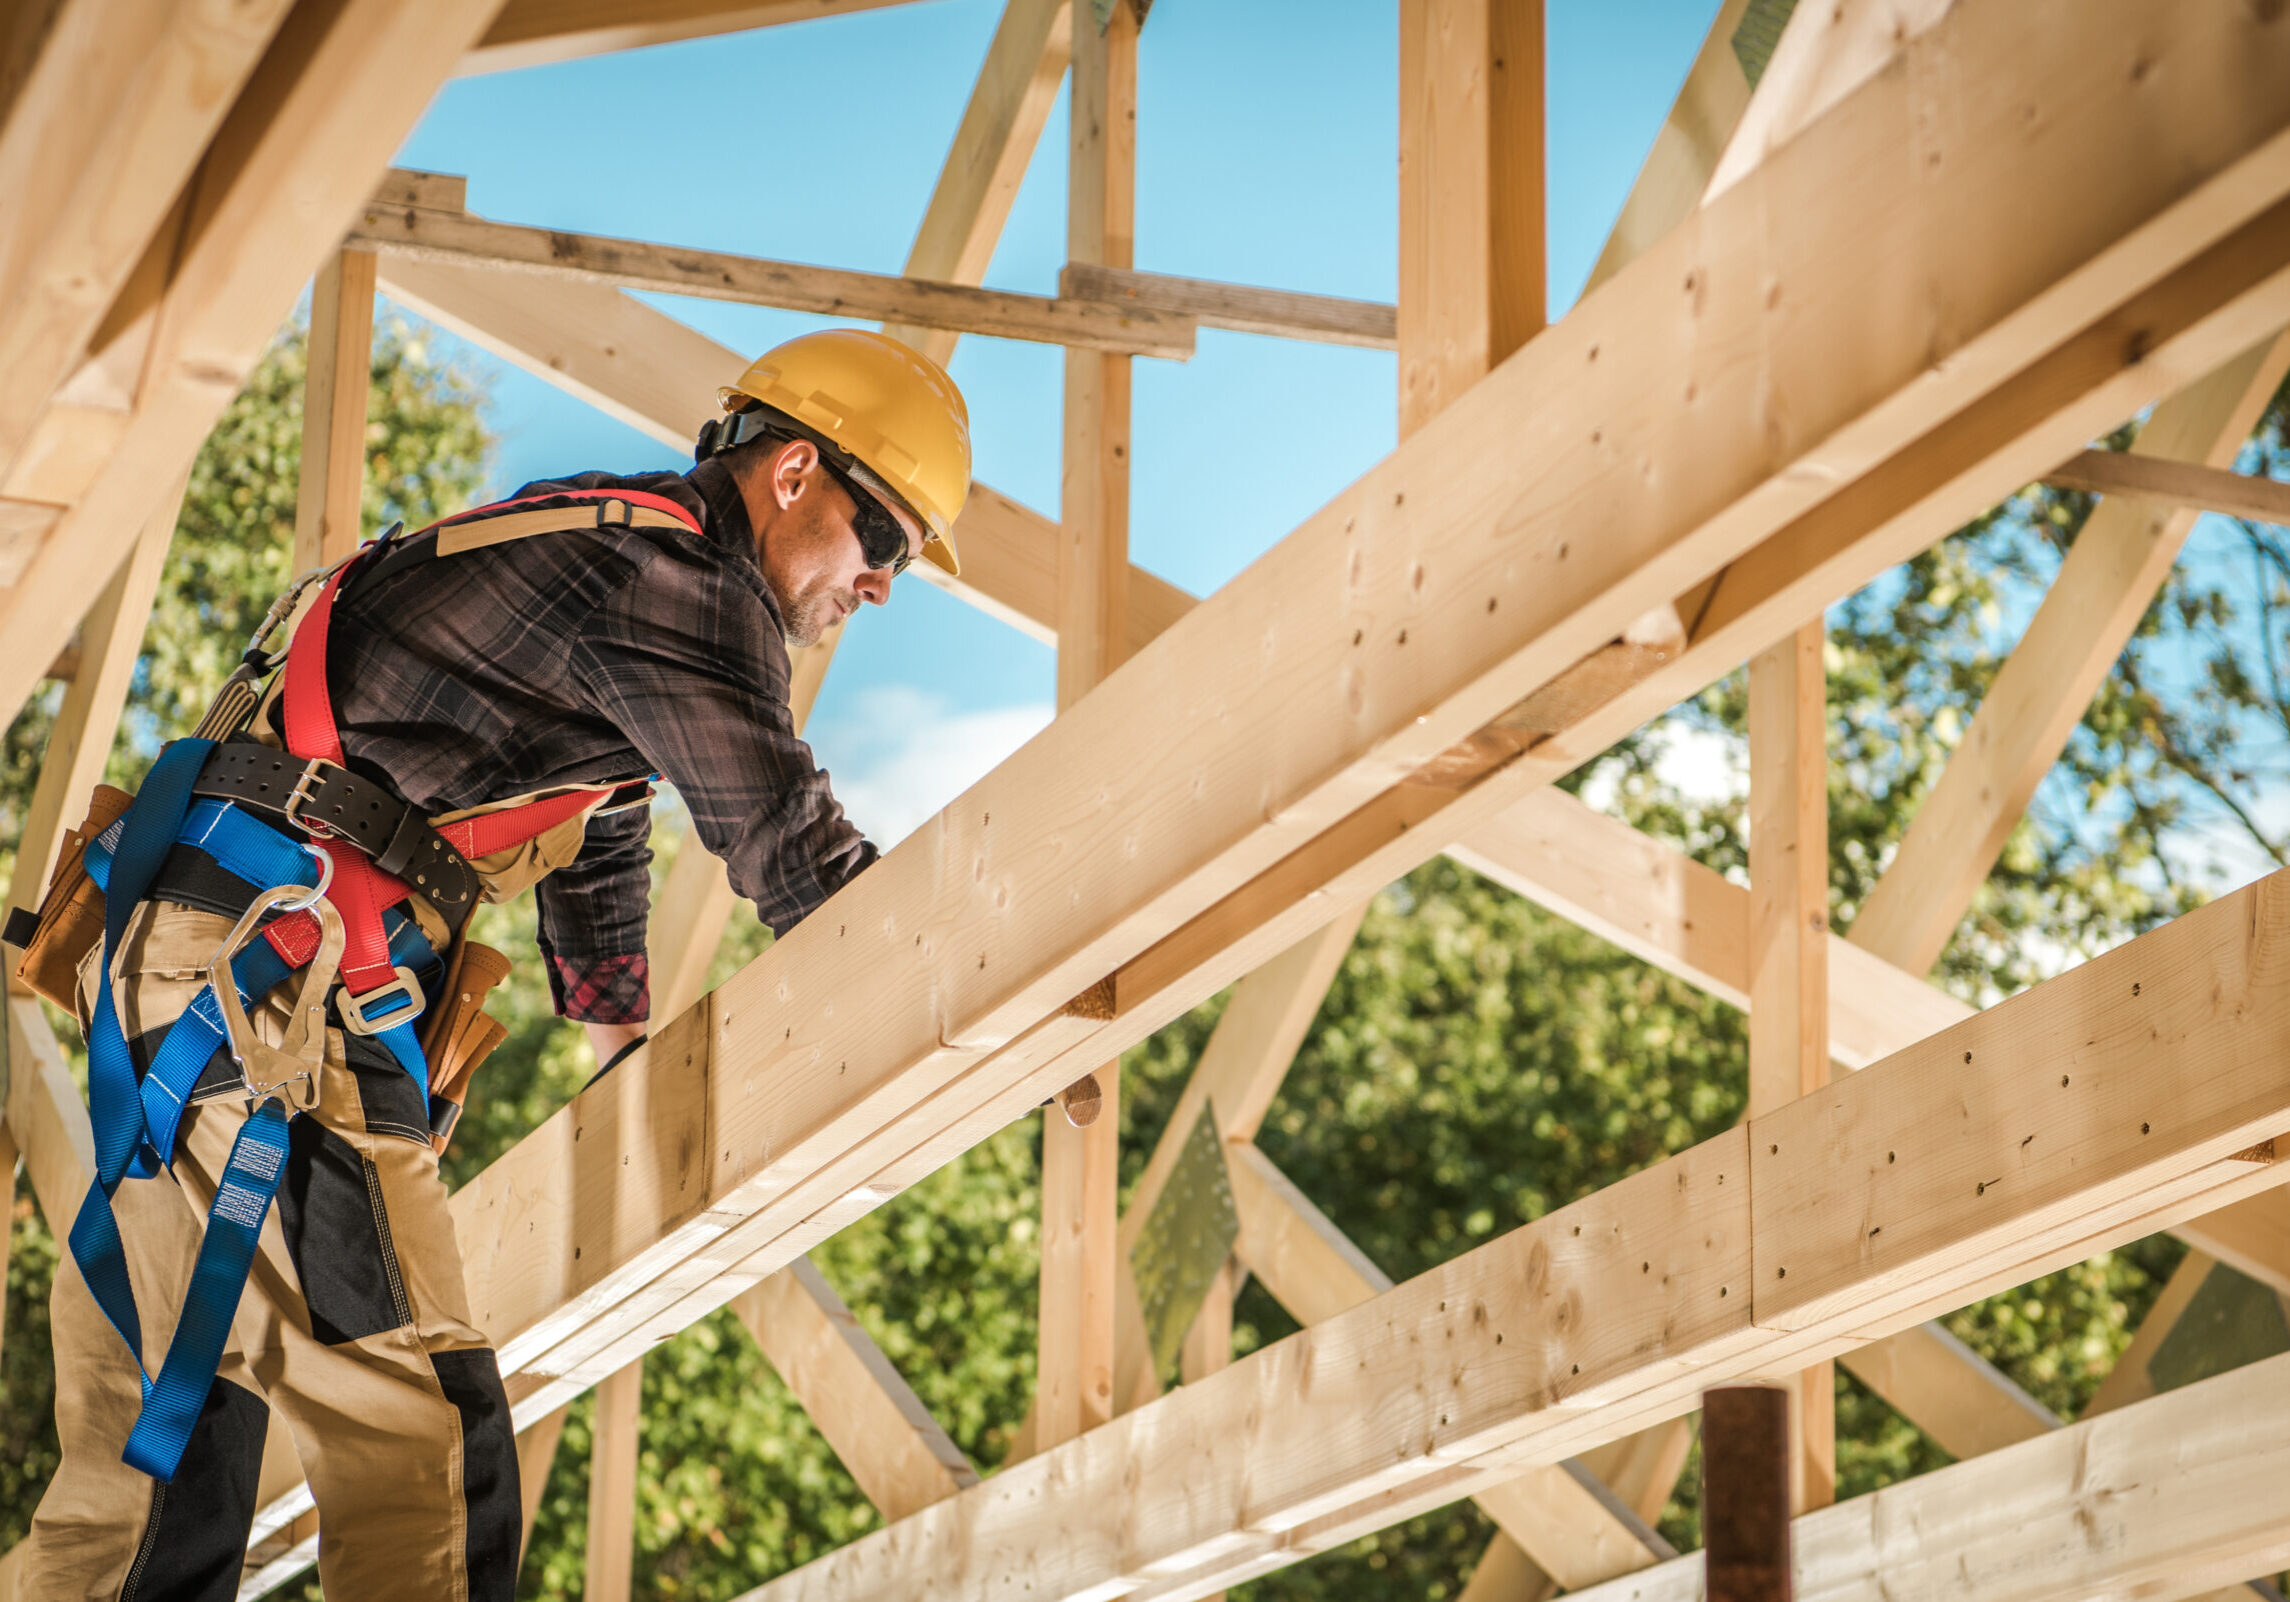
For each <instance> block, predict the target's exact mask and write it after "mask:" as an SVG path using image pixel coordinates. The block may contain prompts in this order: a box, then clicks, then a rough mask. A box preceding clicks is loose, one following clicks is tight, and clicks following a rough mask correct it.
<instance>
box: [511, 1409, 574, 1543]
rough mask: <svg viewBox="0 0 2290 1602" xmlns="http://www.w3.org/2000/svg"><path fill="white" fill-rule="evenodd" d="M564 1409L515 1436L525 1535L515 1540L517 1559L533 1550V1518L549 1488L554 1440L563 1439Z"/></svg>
mask: <svg viewBox="0 0 2290 1602" xmlns="http://www.w3.org/2000/svg"><path fill="white" fill-rule="evenodd" d="M564 1433H565V1410H564V1409H563V1408H561V1407H560V1408H558V1409H557V1410H556V1411H555V1412H553V1413H550V1414H548V1415H546V1416H545V1417H542V1418H540V1419H537V1420H535V1421H534V1423H533V1424H532V1426H531V1427H530V1428H529V1429H526V1430H523V1431H520V1432H519V1434H518V1436H517V1496H518V1500H519V1502H520V1504H521V1508H520V1511H521V1513H522V1516H523V1519H524V1532H525V1533H524V1534H523V1535H521V1536H519V1537H518V1539H517V1562H518V1564H519V1565H520V1566H522V1565H523V1563H524V1561H525V1554H526V1553H527V1552H530V1551H531V1550H532V1549H533V1520H535V1519H536V1518H538V1517H540V1513H541V1497H542V1496H543V1495H544V1494H546V1492H547V1491H548V1488H549V1471H550V1470H551V1469H552V1468H554V1467H555V1466H556V1461H557V1443H558V1442H559V1441H560V1440H562V1439H563V1438H564Z"/></svg>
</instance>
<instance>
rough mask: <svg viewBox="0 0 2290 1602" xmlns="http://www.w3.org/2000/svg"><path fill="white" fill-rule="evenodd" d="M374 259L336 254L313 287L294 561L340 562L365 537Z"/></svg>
mask: <svg viewBox="0 0 2290 1602" xmlns="http://www.w3.org/2000/svg"><path fill="white" fill-rule="evenodd" d="M374 276H375V265H374V256H373V253H372V252H371V251H364V250H342V251H336V252H335V253H334V255H333V257H332V259H330V260H329V261H328V262H327V263H326V265H325V266H323V267H321V268H319V269H318V276H317V278H316V280H315V281H314V282H313V283H312V285H311V290H310V356H309V366H308V369H307V373H306V376H305V378H304V381H303V396H302V481H301V484H300V486H299V487H298V488H297V490H296V492H295V498H294V566H293V571H294V572H296V573H306V572H308V571H309V570H310V569H312V568H314V567H321V566H326V565H329V564H332V563H334V562H338V561H340V560H341V559H342V558H343V557H345V556H348V555H349V554H350V553H351V552H352V551H354V550H356V549H357V548H358V543H359V541H360V540H362V539H363V538H364V537H365V533H364V517H363V514H362V511H361V507H362V505H363V502H364V497H365V490H366V387H367V383H368V375H369V374H370V372H371V371H372V368H373V353H374Z"/></svg>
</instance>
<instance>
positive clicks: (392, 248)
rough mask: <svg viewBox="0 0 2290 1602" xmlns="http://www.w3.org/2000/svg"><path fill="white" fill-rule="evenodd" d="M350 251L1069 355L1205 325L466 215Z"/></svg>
mask: <svg viewBox="0 0 2290 1602" xmlns="http://www.w3.org/2000/svg"><path fill="white" fill-rule="evenodd" d="M344 243H345V244H347V245H349V246H351V247H353V248H356V249H360V250H371V251H379V252H381V253H383V254H385V255H392V256H412V257H414V258H415V259H417V260H422V261H437V262H444V263H447V264H449V265H457V266H466V267H483V268H486V269H489V270H491V271H495V272H506V273H516V274H518V275H520V276H531V277H540V278H565V279H571V280H573V281H575V282H578V283H590V284H602V285H605V286H606V287H608V288H615V289H648V290H653V291H656V292H658V293H661V294H668V295H693V296H697V297H698V298H700V299H702V300H725V301H732V302H734V303H736V304H739V305H744V306H776V307H779V308H781V309H783V310H786V311H800V312H811V313H814V314H816V315H818V316H822V317H860V318H867V319H870V320H875V321H881V322H893V323H911V324H914V325H917V326H920V327H925V328H943V329H947V330H950V331H952V332H955V333H965V334H988V335H992V336H994V337H996V338H1000V339H1022V340H1031V341H1035V342H1037V343H1041V344H1049V345H1063V346H1066V347H1068V348H1069V349H1082V350H1097V351H1113V352H1118V353H1120V354H1123V355H1129V356H1159V357H1164V358H1167V359H1169V360H1174V361H1183V360H1185V359H1186V358H1188V357H1190V356H1191V355H1192V353H1193V325H1192V324H1191V323H1189V322H1186V321H1185V320H1183V319H1181V318H1177V317H1171V316H1168V315H1165V314H1163V313H1160V312H1153V311H1145V310H1140V309H1135V308H1123V307H1119V306H1111V305H1104V304H1100V303H1098V302H1095V301H1080V300H1065V299H1059V298H1053V297H1051V296H1048V295H1021V294H1018V293H1016V292H1015V291H1012V290H1006V289H980V288H977V287H976V286H974V285H970V284H950V283H941V282H938V281H936V280H932V279H924V278H898V277H893V276H891V275H890V274H888V273H862V272H853V271H851V270H850V269H848V268H843V267H814V266H811V265H810V264H808V263H805V262H792V261H768V260H765V259H764V258H762V257H758V256H738V255H733V254H732V253H730V252H728V251H720V250H691V249H686V248H684V247H682V246H676V245H656V244H653V243H651V242H649V241H647V240H641V239H611V238H607V237H605V236H603V235H601V234H569V233H562V232H559V231H557V230H555V229H550V228H522V227H519V226H517V225H515V224H513V223H499V222H488V221H486V220H485V219H483V218H479V217H472V216H469V215H467V214H466V213H462V214H455V213H452V212H443V211H419V210H414V209H411V208H407V209H402V210H401V209H390V208H384V207H379V206H369V207H367V208H366V211H365V214H364V217H363V219H362V220H361V221H360V222H359V223H358V225H357V226H356V227H355V228H354V229H353V230H352V231H351V233H350V236H349V238H348V239H347V240H345V241H344Z"/></svg>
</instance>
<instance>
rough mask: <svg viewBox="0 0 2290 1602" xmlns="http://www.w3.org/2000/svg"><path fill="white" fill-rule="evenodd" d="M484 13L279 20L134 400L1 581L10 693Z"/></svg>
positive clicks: (222, 153)
mask: <svg viewBox="0 0 2290 1602" xmlns="http://www.w3.org/2000/svg"><path fill="white" fill-rule="evenodd" d="M485 21H486V8H485V7H483V6H472V5H467V4H462V3H458V0H307V3H305V4H302V5H299V6H297V7H295V8H294V10H293V12H292V14H291V15H290V16H289V17H288V18H287V20H286V22H285V23H284V24H283V25H282V26H281V27H280V28H279V30H278V33H277V35H276V37H275V39H274V40H273V41H272V43H271V46H270V48H269V50H268V51H267V52H266V53H265V54H264V56H263V58H262V61H261V64H260V65H258V66H257V67H256V68H255V70H254V72H253V74H252V75H251V77H249V79H248V80H247V84H246V87H245V89H244V90H243V91H242V92H241V93H240V94H239V96H238V98H237V100H236V102H235V103H234V104H233V106H232V107H231V110H230V112H229V113H228V115H227V116H225V117H224V118H223V120H222V122H221V124H220V126H219V128H218V130H217V132H216V135H215V138H214V141H213V143H212V144H211V146H210V147H209V149H208V153H207V156H206V158H205V160H204V161H202V162H201V163H200V167H199V172H198V175H197V177H196V179H195V180H194V183H193V185H192V188H191V191H190V200H189V204H188V212H189V215H188V218H187V220H186V224H185V230H184V234H183V244H182V249H181V250H180V252H179V253H178V254H176V255H174V256H173V258H172V259H171V260H167V261H163V262H162V263H161V265H162V266H163V267H164V268H165V273H164V278H165V286H164V292H163V294H162V295H161V296H160V297H159V298H158V299H157V301H156V302H155V304H154V307H153V317H154V321H155V324H156V334H155V336H154V339H153V342H152V346H151V350H150V355H149V358H148V363H147V376H146V377H145V379H144V381H143V383H142V385H141V387H140V389H139V391H138V393H137V396H136V401H135V412H134V415H133V417H132V419H131V420H130V421H129V422H128V424H127V426H126V428H125V431H124V432H123V433H122V435H121V436H120V438H119V441H118V444H117V447H116V448H115V449H114V450H112V451H111V452H110V453H109V455H108V456H107V457H106V459H105V461H104V464H103V466H102V468H101V471H100V473H99V474H98V475H97V476H96V478H95V480H94V482H92V483H91V484H90V485H89V487H88V489H87V491H86V493H85V494H84V495H83V496H81V497H80V498H79V499H78V500H77V501H76V503H75V504H74V505H73V506H72V507H71V509H70V510H69V511H68V512H67V513H66V514H65V515H64V517H63V518H62V519H61V521H59V522H58V524H57V525H56V527H55V529H54V531H53V532H52V533H50V534H49V536H48V537H47V539H46V540H45V541H44V542H43V544H42V545H41V548H40V551H39V553H38V555H37V556H35V557H34V558H33V560H32V563H31V565H30V566H29V567H28V568H27V569H26V570H25V571H24V573H23V575H22V576H21V577H20V578H19V579H18V580H17V582H16V583H15V584H14V585H13V586H12V587H11V588H10V589H8V590H7V591H5V592H0V642H4V643H0V707H6V708H14V707H16V706H19V705H21V704H22V702H23V699H24V697H25V695H26V694H28V693H29V691H30V689H31V687H32V685H33V683H34V682H36V679H37V676H38V674H39V671H40V669H42V668H43V667H45V666H46V665H47V663H48V662H49V660H50V659H51V658H53V656H54V655H55V653H56V649H57V647H59V646H60V645H62V644H63V642H64V640H65V638H66V637H67V636H68V635H69V634H70V632H71V626H72V624H73V623H74V622H75V621H76V620H77V616H78V614H79V613H80V612H81V611H83V610H84V604H81V602H80V600H79V598H81V597H84V596H85V594H86V593H87V583H88V578H87V576H88V574H89V573H90V572H91V571H92V572H104V571H108V570H109V569H111V568H112V567H114V566H115V565H116V564H117V563H118V561H119V560H120V558H121V557H122V556H124V555H125V553H126V550H127V547H128V545H129V544H130V543H131V542H132V540H133V539H134V537H135V535H136V534H137V533H138V532H139V531H140V530H141V529H142V527H143V525H144V523H145V521H146V520H147V519H148V518H149V517H150V516H151V514H152V513H153V512H155V511H156V510H158V507H159V503H160V501H161V499H162V498H163V497H164V495H165V494H166V493H167V491H168V490H169V489H171V488H172V487H173V486H174V484H175V483H176V482H177V481H178V475H179V474H182V473H185V472H187V471H188V470H189V467H190V463H191V460H192V458H193V456H194V455H195V454H196V453H197V451H198V447H199V443H200V441H201V440H202V439H203V438H204V437H205V436H206V433H207V431H208V429H209V428H210V427H211V426H212V425H213V423H214V421H215V419H216V418H217V417H218V416H220V415H221V413H222V410H223V408H224V407H225V406H226V405H228V404H229V402H230V400H231V397H232V396H233V395H235V394H236V393H237V392H238V388H239V385H240V382H241V381H242V380H243V379H244V377H245V375H246V373H247V371H248V370H249V369H250V368H251V367H252V366H253V365H254V363H255V361H256V359H257V358H258V357H259V356H260V355H261V354H262V351H263V349H264V348H265V346H266V345H267V344H268V343H269V340H270V338H271V336H272V334H273V333H275V332H276V330H277V328H278V325H279V322H280V320H281V319H282V318H283V317H284V316H285V315H286V314H287V312H288V311H289V310H290V309H291V308H292V306H293V304H294V301H295V297H296V296H297V294H298V293H299V292H300V291H301V288H302V286H303V284H304V283H305V282H306V281H307V280H308V279H309V277H310V275H311V273H312V272H313V271H314V270H315V269H316V267H317V266H318V264H319V263H320V261H322V260H323V259H324V257H325V255H326V253H327V252H328V251H330V250H332V249H334V248H335V247H336V245H337V244H338V243H339V241H340V239H341V235H342V231H343V229H344V228H345V227H346V226H347V225H348V223H349V222H350V220H351V218H352V217H353V216H354V215H355V214H356V211H357V209H358V207H359V205H360V204H361V203H362V202H363V201H364V199H365V198H366V196H367V195H368V194H370V193H371V192H372V190H373V187H374V185H375V183H376V182H377V181H378V180H379V179H380V177H381V175H382V174H383V172H384V171H386V170H387V168H388V165H389V158H390V154H391V152H392V151H393V150H394V148H395V147H396V146H397V144H398V143H399V142H400V141H401V140H402V139H403V138H404V137H405V135H406V133H407V131H408V130H410V129H411V128H412V126H413V124H414V121H415V119H416V118H418V117H419V116H420V114H421V111H422V108H423V107H424V106H426V105H427V104H428V102H429V98H430V95H431V93H432V91H434V90H435V88H436V87H437V85H438V84H439V83H440V82H441V81H442V80H443V78H444V75H445V72H446V70H447V69H448V68H449V67H450V66H451V64H452V62H453V60H454V59H455V58H456V57H458V56H459V54H460V53H461V51H462V49H463V48H464V47H465V45H466V44H467V43H469V42H470V41H471V40H473V39H474V38H475V37H476V35H477V33H478V31H479V30H480V29H482V28H483V27H484V25H485Z"/></svg>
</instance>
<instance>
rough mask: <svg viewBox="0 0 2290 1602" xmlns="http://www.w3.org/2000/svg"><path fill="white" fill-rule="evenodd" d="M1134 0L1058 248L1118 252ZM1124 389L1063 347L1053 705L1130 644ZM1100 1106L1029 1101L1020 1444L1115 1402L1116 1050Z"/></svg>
mask: <svg viewBox="0 0 2290 1602" xmlns="http://www.w3.org/2000/svg"><path fill="white" fill-rule="evenodd" d="M1137 22H1138V18H1137V13H1136V11H1135V10H1133V9H1132V8H1131V6H1130V5H1129V4H1128V0H1116V3H1115V4H1114V6H1113V11H1112V15H1111V17H1110V18H1109V19H1108V20H1107V21H1106V22H1105V24H1104V26H1102V27H1100V26H1098V24H1097V21H1096V18H1095V16H1094V14H1092V16H1089V17H1084V18H1082V19H1080V21H1079V23H1078V24H1077V25H1076V27H1075V28H1074V30H1073V107H1072V112H1071V115H1070V117H1069V119H1068V127H1069V131H1070V132H1069V149H1068V152H1067V161H1066V254H1067V256H1068V257H1069V258H1071V259H1072V260H1075V261H1085V262H1102V263H1105V264H1108V265H1111V266H1116V267H1127V266H1129V265H1130V262H1131V258H1132V255H1133V253H1134V251H1135V248H1136V229H1137ZM1129 396H1130V371H1129V362H1128V359H1127V358H1126V357H1123V356H1117V355H1109V354H1105V353H1102V352H1098V351H1089V350H1077V349H1072V348H1070V347H1069V348H1068V349H1067V351H1066V353H1065V408H1064V456H1065V470H1064V474H1063V481H1062V485H1061V488H1060V494H1059V505H1060V519H1059V539H1058V553H1059V554H1058V664H1057V691H1058V710H1059V711H1060V713H1065V712H1069V711H1071V709H1072V708H1073V707H1074V706H1076V705H1077V704H1079V703H1080V702H1081V701H1082V699H1083V698H1084V697H1086V696H1087V695H1088V694H1089V692H1090V691H1091V690H1092V689H1094V688H1095V687H1096V686H1097V684H1098V683H1099V682H1100V681H1101V680H1103V679H1104V678H1105V677H1106V675H1108V674H1109V673H1111V672H1112V671H1113V670H1114V669H1115V668H1117V667H1119V666H1120V665H1121V662H1122V660H1123V659H1124V658H1125V657H1126V656H1127V655H1128V654H1129V653H1128V643H1129V626H1128V618H1127V615H1126V608H1127V602H1128V596H1129V455H1130V443H1131V440H1130V428H1129ZM1090 1073H1091V1077H1092V1078H1093V1079H1094V1080H1095V1083H1096V1089H1097V1099H1098V1100H1099V1103H1100V1107H1099V1111H1098V1112H1097V1114H1096V1115H1095V1117H1094V1119H1093V1121H1092V1122H1090V1123H1089V1124H1088V1125H1086V1126H1085V1127H1082V1128H1075V1127H1074V1125H1073V1123H1072V1122H1071V1120H1070V1119H1069V1118H1068V1117H1067V1116H1066V1115H1065V1113H1064V1112H1063V1111H1061V1110H1059V1109H1057V1108H1046V1109H1044V1111H1043V1113H1042V1279H1041V1320H1040V1329H1039V1345H1038V1348H1037V1353H1038V1363H1037V1367H1036V1370H1035V1374H1036V1378H1035V1386H1036V1389H1035V1402H1034V1431H1033V1446H1034V1448H1035V1449H1036V1450H1040V1449H1042V1448H1045V1447H1051V1446H1055V1445H1057V1444H1058V1443H1059V1442H1061V1441H1066V1440H1071V1439H1072V1438H1073V1437H1074V1436H1075V1435H1077V1434H1080V1433H1082V1432H1084V1431H1087V1430H1090V1429H1094V1428H1096V1427H1097V1426H1098V1425H1100V1424H1103V1423H1104V1422H1105V1421H1106V1420H1108V1419H1110V1418H1111V1417H1113V1415H1114V1412H1115V1410H1116V1403H1115V1399H1114V1398H1115V1385H1114V1368H1115V1354H1114V1346H1115V1340H1114V1328H1115V1322H1116V1319H1115V1311H1116V1304H1117V1300H1118V1294H1119V1288H1120V1279H1121V1274H1120V1266H1121V1265H1120V1262H1119V1260H1118V1258H1117V1255H1116V1246H1115V1237H1116V1233H1117V1231H1118V1228H1119V1222H1120V1206H1121V1202H1120V1166H1121V1110H1120V1109H1121V1102H1120V1074H1121V1065H1120V1062H1119V1060H1118V1059H1113V1058H1109V1059H1107V1060H1105V1061H1103V1062H1101V1063H1099V1064H1097V1065H1096V1066H1095V1067H1093V1068H1092V1069H1091V1071H1090Z"/></svg>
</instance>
